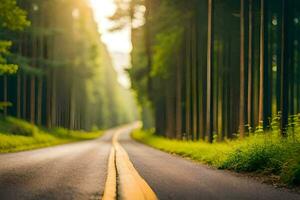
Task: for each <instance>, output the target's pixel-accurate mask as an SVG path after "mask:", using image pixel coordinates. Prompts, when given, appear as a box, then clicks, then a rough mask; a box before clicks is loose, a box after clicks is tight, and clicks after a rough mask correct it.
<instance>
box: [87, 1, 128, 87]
mask: <svg viewBox="0 0 300 200" xmlns="http://www.w3.org/2000/svg"><path fill="white" fill-rule="evenodd" d="M90 2H91V6H92V8H93V10H94V15H95V20H96V22H97V23H98V25H99V32H100V33H101V39H102V41H103V42H104V43H105V44H106V45H107V47H108V50H109V52H110V54H111V57H112V58H113V62H114V67H115V69H116V71H117V73H118V80H119V82H120V83H121V84H122V85H123V86H124V87H126V88H129V87H130V81H129V78H128V75H127V74H126V72H124V68H126V67H128V66H129V62H130V59H129V53H130V51H131V49H132V45H131V39H130V29H129V28H127V29H124V30H121V31H117V32H113V33H112V32H109V29H110V28H111V27H112V25H113V24H112V22H110V21H109V19H108V17H109V16H111V15H112V14H113V13H114V11H115V9H116V5H115V3H114V0H90Z"/></svg>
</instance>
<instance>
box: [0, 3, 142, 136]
mask: <svg viewBox="0 0 300 200" xmlns="http://www.w3.org/2000/svg"><path fill="white" fill-rule="evenodd" d="M61 8H63V9H61ZM53 13H55V14H53ZM0 39H1V40H0V88H1V89H0V91H1V92H0V101H1V103H0V107H1V114H2V115H3V116H13V117H16V118H20V119H24V120H26V121H29V122H30V123H32V124H36V125H39V126H41V125H42V126H45V127H47V128H51V127H64V128H67V129H70V130H93V129H95V130H96V129H104V128H109V127H112V126H115V125H118V124H124V123H127V122H130V121H133V120H134V119H136V117H137V112H136V111H135V100H134V99H133V97H132V95H131V92H130V91H129V90H127V89H125V88H123V86H121V85H120V84H119V82H118V80H117V74H116V71H115V70H114V68H113V64H112V59H111V57H110V55H109V53H108V50H107V47H106V45H105V44H104V43H103V42H102V41H101V40H100V34H99V32H98V26H97V24H96V22H95V20H94V17H93V12H92V9H91V7H90V6H89V2H88V1H86V0H75V1H74V0H65V1H61V0H51V1H44V0H17V1H16V0H1V3H0ZM124 102H126V105H124Z"/></svg>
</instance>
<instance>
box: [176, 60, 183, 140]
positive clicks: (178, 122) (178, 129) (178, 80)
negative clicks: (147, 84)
mask: <svg viewBox="0 0 300 200" xmlns="http://www.w3.org/2000/svg"><path fill="white" fill-rule="evenodd" d="M181 79H182V77H181V63H180V58H179V55H177V63H176V138H177V139H181V134H182V108H181V103H182V100H181V97H182V92H181V91H182V88H181V87H182V86H181V81H182V80H181Z"/></svg>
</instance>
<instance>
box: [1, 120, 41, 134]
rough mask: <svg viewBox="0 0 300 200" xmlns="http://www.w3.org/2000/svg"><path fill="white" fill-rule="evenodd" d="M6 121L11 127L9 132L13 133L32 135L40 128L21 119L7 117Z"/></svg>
mask: <svg viewBox="0 0 300 200" xmlns="http://www.w3.org/2000/svg"><path fill="white" fill-rule="evenodd" d="M5 123H7V126H8V127H9V129H8V130H7V132H8V133H11V134H13V135H22V136H30V137H32V136H34V135H35V134H37V132H38V128H37V127H36V126H34V125H32V124H30V123H27V122H25V121H23V120H20V119H16V118H12V117H7V118H6V120H5Z"/></svg>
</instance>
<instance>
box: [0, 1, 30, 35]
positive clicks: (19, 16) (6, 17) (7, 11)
mask: <svg viewBox="0 0 300 200" xmlns="http://www.w3.org/2000/svg"><path fill="white" fill-rule="evenodd" d="M29 25H30V22H29V21H28V20H27V18H26V12H25V11H24V10H22V9H20V8H19V7H18V6H17V3H16V1H15V0H1V4H0V27H4V28H7V29H9V30H13V31H15V30H22V29H23V28H25V27H26V26H29Z"/></svg>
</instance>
